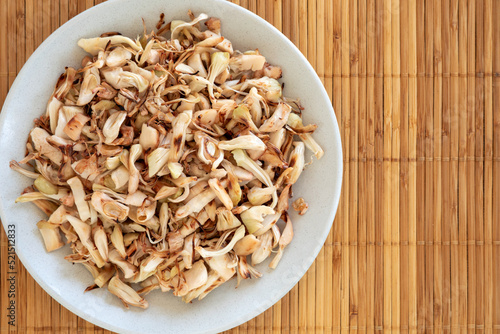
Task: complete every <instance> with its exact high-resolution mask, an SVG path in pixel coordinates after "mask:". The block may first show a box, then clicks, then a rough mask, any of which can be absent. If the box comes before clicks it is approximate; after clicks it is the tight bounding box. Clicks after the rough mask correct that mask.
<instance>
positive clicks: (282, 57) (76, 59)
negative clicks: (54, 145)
mask: <svg viewBox="0 0 500 334" xmlns="http://www.w3.org/2000/svg"><path fill="white" fill-rule="evenodd" d="M188 9H191V10H192V11H193V12H194V13H195V14H199V13H200V12H204V13H207V14H208V15H209V16H215V17H218V18H220V19H221V20H222V34H223V35H224V36H225V37H227V38H229V40H230V41H231V42H232V43H233V45H234V47H235V49H239V50H249V49H255V48H258V49H259V50H260V51H261V52H262V54H263V55H264V56H265V57H266V59H267V60H268V61H269V62H270V63H272V64H277V65H280V66H281V67H282V68H283V78H282V80H281V81H282V82H285V95H286V96H289V97H299V98H300V99H301V101H302V103H303V106H304V107H305V110H304V120H305V123H306V124H307V123H316V124H318V126H319V127H318V130H317V131H316V132H315V134H314V135H315V138H316V139H317V141H318V142H319V143H320V144H321V146H322V147H323V148H324V150H325V156H324V157H323V158H322V159H321V160H319V161H314V163H313V164H312V165H311V166H309V167H307V169H306V170H305V171H304V172H303V174H302V176H301V179H300V181H299V182H298V183H297V184H296V185H295V186H294V189H293V192H294V195H295V196H296V197H304V198H305V199H306V201H308V203H309V205H310V207H309V211H308V212H307V214H306V215H305V216H301V217H299V216H298V215H296V214H295V212H292V219H293V222H294V230H295V237H294V240H293V241H292V243H291V244H290V245H289V246H288V247H287V248H286V250H285V254H284V256H283V258H282V260H281V262H280V264H279V265H278V268H277V269H276V270H270V269H269V268H268V267H267V263H268V262H267V263H264V264H261V265H259V266H258V267H257V268H258V269H259V270H260V271H262V273H263V274H264V275H263V277H262V278H261V279H253V280H246V281H243V282H242V283H241V285H240V287H239V288H238V289H235V283H236V282H235V280H231V281H230V282H229V283H226V284H224V285H223V286H222V287H220V288H218V289H216V290H214V291H213V292H212V293H210V294H209V295H208V296H207V297H206V298H205V299H203V300H202V301H195V302H193V303H192V304H184V302H182V301H181V300H180V299H179V298H176V297H173V296H172V295H171V294H170V293H161V292H157V291H155V292H153V293H151V294H149V295H148V296H147V300H148V301H149V305H150V306H149V308H148V309H147V310H142V309H137V308H133V307H132V308H131V309H129V310H127V309H125V308H124V307H123V305H122V303H121V302H120V301H119V300H118V298H116V297H115V296H113V295H111V294H110V293H109V292H108V291H107V289H98V290H94V291H91V292H87V293H83V290H84V289H85V288H86V287H87V286H88V285H90V284H91V283H92V278H91V276H90V274H89V273H88V272H87V270H86V269H85V268H83V266H79V265H72V264H70V263H69V262H67V261H66V260H64V259H63V257H64V256H65V255H66V254H68V253H69V252H70V250H69V247H68V246H66V247H64V248H62V249H60V250H58V251H55V252H53V253H47V252H46V251H45V249H44V245H43V241H42V239H41V236H40V234H39V232H38V230H37V227H36V223H37V222H38V221H39V220H40V219H42V218H44V217H43V214H42V213H41V212H40V211H39V210H38V209H37V208H36V207H35V206H34V205H32V204H14V200H15V198H16V197H17V196H18V195H19V194H20V193H21V191H22V190H23V189H24V188H25V187H27V186H28V185H30V184H31V182H32V180H30V179H28V178H26V177H23V176H21V175H19V174H17V173H16V172H14V171H12V170H10V169H9V161H10V160H12V159H15V160H20V159H22V158H23V157H24V152H25V143H26V139H27V137H28V133H29V131H30V129H31V128H32V126H33V119H34V118H36V117H39V116H40V115H42V114H43V113H44V111H45V106H46V103H47V101H48V98H49V97H50V95H51V93H52V90H53V87H54V85H55V82H56V80H57V78H58V77H59V75H60V74H61V73H62V72H63V71H64V66H68V65H69V66H73V67H77V66H78V65H79V63H80V60H81V59H82V57H83V56H84V52H83V51H82V50H80V49H79V48H78V47H77V41H78V39H79V38H82V37H95V36H99V35H100V34H101V33H103V32H107V31H120V32H121V33H122V34H124V35H126V36H132V37H135V36H136V35H137V34H140V33H141V32H142V31H143V28H142V21H141V19H142V18H144V19H145V20H146V24H147V26H148V31H150V30H152V29H153V27H154V25H155V24H156V22H157V20H158V18H159V14H160V13H161V12H163V13H165V20H166V21H167V22H168V21H170V20H172V19H179V18H182V19H184V20H188V17H187V14H186V13H187V11H188ZM0 115H1V116H0V152H1V153H2V154H1V156H0V175H1V176H2V177H1V178H0V192H1V201H0V214H1V217H2V222H3V224H4V226H5V228H7V225H10V224H14V225H15V226H16V227H15V229H16V240H15V241H16V251H17V255H18V256H19V258H20V259H21V261H22V263H23V264H24V266H25V267H26V268H27V269H28V271H29V272H30V274H31V275H32V276H33V277H34V278H35V280H36V281H37V282H38V284H40V285H41V286H42V288H43V289H45V291H47V292H48V293H49V294H50V295H51V296H52V297H53V298H54V299H55V300H57V301H58V302H59V303H60V304H62V305H63V306H64V307H66V308H67V309H69V310H70V311H72V312H74V313H75V314H76V315H78V316H80V317H82V318H84V319H85V320H87V321H90V322H92V323H94V324H96V325H98V326H101V327H104V328H107V329H109V330H112V331H116V332H120V333H160V332H161V333H215V332H220V331H223V330H227V329H229V328H232V327H234V326H237V325H239V324H242V323H244V322H245V321H248V320H250V319H251V318H253V317H255V316H257V315H258V314H259V313H261V312H263V311H264V310H266V309H267V308H269V307H271V306H272V305H273V304H274V303H276V302H277V301H278V300H279V299H280V298H281V297H283V296H284V295H285V294H286V293H287V292H288V291H289V290H290V289H291V288H292V287H293V286H294V285H295V284H296V283H297V282H298V281H299V279H300V278H301V277H302V276H303V275H304V274H305V272H306V271H307V269H308V268H309V266H310V265H311V264H312V263H313V261H314V259H315V257H316V256H317V254H318V252H319V251H320V249H321V247H322V246H323V243H324V241H325V239H326V237H327V235H328V232H329V231H330V227H331V224H332V222H333V218H334V215H335V212H336V210H337V205H338V202H339V196H340V187H341V183H342V148H341V142H340V134H339V129H338V125H337V122H336V118H335V115H334V113H333V109H332V106H331V104H330V101H329V99H328V95H327V94H326V92H325V90H324V88H323V85H322V84H321V81H320V80H319V78H318V77H317V75H316V73H315V71H314V69H313V68H312V67H311V65H310V64H309V63H308V62H307V60H306V59H305V57H304V56H303V55H302V54H301V53H300V51H299V50H298V49H297V48H296V47H295V46H294V45H293V44H292V43H291V42H290V41H289V40H288V39H287V38H286V37H285V36H284V35H282V34H281V33H280V32H279V31H278V30H276V29H275V28H274V27H273V26H271V25H270V24H269V23H267V22H266V21H264V20H263V19H261V18H259V17H258V16H256V15H254V14H253V13H251V12H249V11H247V10H245V9H243V8H241V7H239V6H236V5H234V4H231V3H229V2H226V1H221V0H211V1H201V0H199V1H196V0H187V1H165V0H150V1H147V2H146V1H144V2H139V3H138V2H137V1H135V0H121V1H108V2H106V3H103V4H101V5H98V6H96V7H93V8H91V9H89V10H87V11H85V12H83V13H82V14H80V15H78V16H76V17H75V18H73V19H72V20H70V21H69V22H67V23H66V24H64V25H63V26H62V27H60V28H59V29H57V30H56V31H55V32H54V33H53V34H52V35H51V36H50V37H49V38H47V40H46V41H45V42H43V44H42V45H41V46H40V47H39V48H38V49H37V50H36V51H35V53H34V54H33V55H32V56H31V57H30V59H29V60H28V61H27V62H26V64H25V65H24V67H23V69H22V70H21V72H20V73H19V75H18V76H17V78H16V80H15V82H14V84H13V85H12V88H11V90H10V92H9V95H8V97H7V99H6V101H5V104H4V106H3V110H2V113H1V114H0ZM290 211H293V210H290Z"/></svg>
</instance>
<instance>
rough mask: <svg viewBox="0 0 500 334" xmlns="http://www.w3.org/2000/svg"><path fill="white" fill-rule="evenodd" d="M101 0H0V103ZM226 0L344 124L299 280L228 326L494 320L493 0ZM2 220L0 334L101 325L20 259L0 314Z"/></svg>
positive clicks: (497, 291) (472, 327)
mask: <svg viewBox="0 0 500 334" xmlns="http://www.w3.org/2000/svg"><path fill="white" fill-rule="evenodd" d="M166 1H167V0H166ZM172 1H173V0H172ZM99 2H100V1H98V0H95V1H94V0H86V1H79V0H1V1H0V101H1V103H2V104H3V101H4V99H5V96H6V94H7V92H8V89H9V87H10V85H11V84H12V82H13V80H14V78H15V77H16V73H17V72H18V71H19V70H20V69H21V67H22V66H23V64H24V62H25V61H26V59H27V58H28V57H29V56H30V54H31V53H32V52H33V51H34V50H35V49H36V47H37V46H38V45H39V44H40V43H41V42H42V41H43V40H44V39H45V38H46V37H47V36H49V34H50V33H51V32H52V31H53V30H55V29H56V28H57V27H59V26H60V25H61V24H63V23H64V22H66V21H67V20H69V19H70V18H71V17H73V16H74V15H76V14H77V13H79V12H81V11H83V10H85V9H87V8H89V7H91V6H94V5H95V4H98V3H99ZM234 2H236V3H238V4H239V5H241V6H243V7H246V8H248V9H250V10H251V11H253V12H255V13H257V14H258V15H260V16H262V17H263V18H265V19H266V20H267V21H269V22H271V23H272V24H273V25H274V26H276V27H277V28H278V29H280V30H281V31H283V33H284V34H285V35H287V36H288V38H290V40H291V41H292V42H293V43H295V44H296V45H297V46H298V47H299V48H300V50H301V51H302V52H303V53H304V55H306V56H307V58H308V59H309V61H310V62H311V64H312V65H313V66H314V68H315V69H316V71H317V73H318V75H319V77H320V78H321V80H322V81H323V83H324V85H325V88H326V90H327V92H328V94H329V96H330V97H331V99H332V103H333V106H334V109H335V112H336V115H337V120H338V122H339V124H340V128H341V134H342V143H343V152H344V181H343V186H342V197H341V202H340V205H339V210H338V212H337V216H336V219H335V221H334V224H333V228H332V231H331V233H330V234H329V236H328V239H327V241H326V243H325V245H324V247H323V249H322V251H321V253H320V254H319V256H318V258H317V259H316V262H315V263H314V264H313V265H312V267H311V268H310V269H309V271H308V272H307V274H306V275H305V276H304V278H303V279H302V280H301V281H300V282H299V283H298V284H297V286H295V287H294V288H293V289H292V290H291V292H290V293H289V294H288V295H286V296H285V297H284V298H283V299H282V300H281V301H279V302H278V303H277V304H276V305H274V306H273V307H272V308H271V309H269V310H267V311H265V312H264V313H263V314H261V315H260V316H258V317H256V318H255V319H253V320H251V321H249V322H248V323H246V324H243V325H241V326H240V327H238V328H236V329H233V330H231V331H229V333H270V332H273V333H275V332H276V333H281V332H282V333H288V332H301V333H312V332H316V333H330V332H335V333H337V332H348V331H349V332H351V333H356V332H359V333H366V332H370V333H373V332H380V331H384V332H391V331H393V332H395V333H396V332H400V331H401V332H410V333H415V332H423V331H424V330H425V331H426V332H430V333H432V332H436V333H441V332H445V333H450V332H452V333H455V332H456V333H458V332H459V331H460V332H461V333H465V332H468V333H473V332H476V333H500V0H484V1H483V0H443V1H441V0H426V1H423V0H419V1H416V0H392V1H391V0H273V1H265V0H239V1H238V0H235V1H234ZM27 93H29V92H27ZM1 230H2V232H1V248H0V259H1V274H0V275H1V281H0V294H1V298H0V299H1V303H0V310H1V311H0V313H1V315H2V316H1V318H0V324H1V331H2V333H4V332H17V333H25V332H47V333H53V332H64V333H75V332H85V333H103V332H106V331H104V330H102V329H100V328H98V327H96V326H94V325H92V324H90V323H87V322H85V321H84V320H82V319H80V318H78V317H77V316H75V315H74V314H72V313H71V312H69V311H68V310H66V309H65V308H63V307H61V306H60V305H59V304H58V303H57V302H56V301H54V300H52V299H51V297H49V296H48V295H47V294H46V293H45V292H44V291H43V290H42V289H41V288H40V287H39V286H38V284H37V283H35V282H34V280H33V279H32V278H31V276H30V275H29V274H28V272H27V271H26V270H25V269H24V268H23V266H22V264H21V263H19V262H17V268H18V271H17V277H16V279H17V286H16V291H17V294H16V305H17V310H16V323H15V326H9V325H8V318H7V317H6V315H7V313H8V312H7V307H8V303H9V297H8V290H9V286H8V282H7V280H6V275H7V271H8V268H7V260H8V254H7V253H8V249H7V238H6V234H5V232H4V231H3V229H1Z"/></svg>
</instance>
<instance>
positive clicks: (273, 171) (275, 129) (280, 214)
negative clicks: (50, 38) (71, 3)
mask: <svg viewBox="0 0 500 334" xmlns="http://www.w3.org/2000/svg"><path fill="white" fill-rule="evenodd" d="M188 14H189V16H190V19H191V22H184V21H179V20H175V21H171V22H170V23H165V21H164V16H163V14H162V15H161V17H160V21H159V22H158V24H157V25H156V30H155V31H153V32H151V33H150V34H147V33H146V29H145V32H144V35H143V36H141V37H138V38H137V39H136V40H133V39H130V38H128V37H124V36H121V35H120V34H119V33H116V32H114V33H106V34H103V35H101V36H100V37H97V38H89V39H81V40H80V41H79V42H78V45H79V46H80V47H82V48H83V49H84V50H85V51H86V52H88V53H89V54H90V55H89V56H86V57H85V58H84V59H83V60H82V68H80V69H78V70H76V69H73V68H70V67H68V68H66V71H65V73H64V74H62V75H61V77H60V78H59V80H58V82H57V84H56V87H55V90H54V93H53V95H52V97H51V98H50V100H49V102H48V105H47V111H46V114H45V115H44V116H42V117H40V118H39V119H36V120H35V127H34V128H33V129H32V130H31V133H30V135H29V139H28V143H27V155H26V157H25V158H24V159H23V160H21V161H19V162H16V161H11V164H10V166H11V168H12V169H14V170H16V171H18V172H20V173H22V174H23V175H25V176H27V177H30V178H32V179H34V183H33V185H32V186H31V187H28V188H26V189H25V190H24V192H23V194H22V195H21V196H20V197H19V198H18V199H17V200H16V202H33V203H34V204H36V205H37V206H38V207H39V208H40V209H41V210H43V212H45V213H46V214H47V216H48V218H47V219H46V220H41V221H39V222H38V224H37V226H38V228H39V230H40V233H41V236H42V237H43V240H44V243H45V247H46V249H47V251H49V252H50V251H53V250H56V249H58V248H60V247H62V246H64V245H65V244H66V243H69V244H70V247H71V250H72V254H70V255H68V256H66V257H65V259H67V260H68V261H70V262H72V263H81V264H82V265H84V266H85V267H86V268H87V269H88V270H89V271H90V273H91V274H92V276H93V278H94V283H93V285H91V286H89V287H88V288H87V289H86V291H89V290H92V289H95V288H103V287H107V289H108V290H109V291H110V292H111V293H112V294H114V295H116V296H117V297H118V298H120V299H121V300H122V302H123V304H124V305H125V306H126V307H128V305H132V306H137V307H142V308H147V307H148V302H147V301H146V300H145V299H144V296H145V295H146V294H148V293H149V292H151V291H153V290H155V289H161V291H164V292H165V291H172V292H173V294H174V295H175V296H179V297H182V298H183V300H184V301H185V302H191V301H192V300H193V299H195V298H198V299H202V298H204V297H205V296H206V295H207V294H208V293H209V292H210V291H212V290H213V289H215V288H216V287H218V286H220V285H221V284H222V283H224V282H226V281H228V280H229V279H231V278H232V277H234V276H236V277H237V280H238V284H239V283H240V281H241V279H248V278H251V277H260V276H261V273H259V271H258V270H257V269H256V268H254V266H255V265H257V264H259V263H261V262H263V261H264V260H265V259H266V258H268V257H270V256H271V253H273V252H274V253H275V254H274V255H273V259H272V261H271V262H270V264H269V266H270V267H271V268H275V267H276V266H277V265H278V262H279V261H280V259H281V257H282V255H283V250H284V248H285V247H286V246H287V245H288V244H289V243H290V242H291V241H292V238H293V228H292V221H291V220H290V216H289V215H288V213H287V210H288V208H289V199H290V197H291V196H292V186H293V184H294V183H295V182H296V181H297V179H298V178H299V176H300V175H301V173H302V170H303V169H304V166H305V157H304V151H305V148H308V149H310V150H311V151H312V152H313V153H314V155H315V156H316V157H317V158H318V159H319V158H321V156H322V155H323V150H322V149H321V147H320V146H319V145H318V144H317V143H316V142H315V141H314V139H313V138H312V136H311V134H312V133H313V132H314V130H315V129H316V127H317V126H316V125H303V123H302V118H301V110H302V108H301V106H300V104H299V102H298V100H292V99H287V98H285V97H283V95H282V85H281V84H280V83H279V82H278V81H277V79H279V78H280V77H281V69H280V68H279V67H277V66H273V65H270V64H269V63H267V62H266V59H265V57H264V56H263V55H261V54H260V53H259V51H258V50H251V51H246V52H244V53H241V52H239V51H234V50H233V47H232V45H231V42H230V41H229V40H227V39H225V38H224V37H222V36H221V33H220V20H219V19H217V18H213V17H211V18H208V17H207V15H205V14H201V15H199V16H198V17H195V16H194V15H193V14H192V13H191V12H189V13H188ZM202 21H205V23H204V25H205V26H206V28H205V27H203V28H202V24H201V22H202ZM22 165H25V166H22ZM293 208H294V209H295V210H297V211H298V212H299V213H300V214H304V213H305V212H306V211H307V208H308V204H307V203H306V202H305V201H304V200H303V199H302V198H299V199H298V200H296V201H295V202H293ZM280 219H281V220H282V221H284V224H283V225H282V223H280V226H284V227H282V228H280V227H279V226H278V225H277V222H278V221H279V220H280Z"/></svg>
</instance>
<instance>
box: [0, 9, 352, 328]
mask: <svg viewBox="0 0 500 334" xmlns="http://www.w3.org/2000/svg"><path fill="white" fill-rule="evenodd" d="M121 1H123V0H108V1H106V2H103V3H100V4H98V5H95V6H93V7H91V8H88V9H86V10H84V11H83V12H81V13H79V14H77V15H75V16H74V17H72V18H71V19H70V20H68V21H66V22H65V23H64V24H62V25H61V26H60V27H58V28H57V29H56V30H55V31H53V32H52V33H51V34H50V36H48V37H47V38H46V39H45V40H44V41H43V42H42V43H41V44H40V45H39V46H38V47H37V48H36V50H35V51H34V52H33V53H32V54H31V55H30V57H29V58H28V59H27V60H26V62H25V63H24V64H23V67H22V68H21V70H20V71H19V73H18V74H17V76H16V78H15V80H14V82H13V83H12V85H11V87H10V89H9V91H8V94H7V96H6V98H5V101H4V103H3V106H2V111H4V110H7V109H9V108H10V105H11V104H12V101H11V100H12V99H13V94H11V92H12V91H15V90H16V88H17V86H18V85H19V84H20V82H21V79H20V78H22V77H23V76H24V72H25V71H26V68H27V67H28V66H27V65H29V64H31V63H33V62H35V59H36V58H38V55H39V54H40V53H42V52H43V49H44V47H45V45H47V44H50V43H51V41H52V40H54V39H56V38H58V35H59V34H61V32H62V31H64V30H65V29H66V28H67V27H68V26H70V25H71V24H73V22H74V21H76V20H78V19H80V18H82V17H84V16H87V15H91V14H92V13H93V12H94V11H100V10H103V9H104V8H105V7H107V6H114V5H115V4H116V3H118V2H121ZM126 1H127V0H126ZM210 1H212V2H214V3H216V4H217V5H221V6H229V7H232V8H233V9H236V10H239V11H242V12H244V13H245V14H247V15H249V16H250V17H252V19H253V20H256V21H257V22H258V24H260V25H263V26H265V27H266V28H267V29H269V30H271V31H272V32H273V33H274V34H277V35H278V36H279V37H280V38H281V39H282V40H283V41H284V43H286V44H288V46H289V47H291V48H292V49H293V50H294V51H295V53H296V54H297V56H298V57H299V58H300V60H301V62H302V63H303V64H304V66H305V67H306V69H307V71H308V72H311V73H313V75H312V76H313V77H314V79H313V80H314V81H315V83H316V85H317V86H318V87H321V95H322V97H323V98H324V99H325V100H326V101H327V102H328V103H327V105H328V106H329V108H328V113H329V115H330V117H332V118H333V122H332V123H333V133H331V134H330V135H331V136H332V137H333V138H332V141H333V142H335V143H337V145H338V152H339V153H338V156H337V157H336V158H337V159H339V161H340V163H339V168H338V171H337V174H338V175H337V177H336V179H337V182H336V184H335V187H334V189H332V194H331V196H333V199H334V201H333V206H332V207H331V208H330V211H329V215H328V217H327V219H328V221H329V222H330V223H329V224H325V226H324V231H323V232H322V234H321V236H322V237H321V243H319V242H318V243H317V245H316V246H315V248H314V249H313V251H312V252H311V255H312V256H311V257H309V258H308V259H307V261H306V262H305V263H304V266H303V267H302V268H301V269H300V275H297V277H298V278H296V279H294V280H293V285H291V286H292V288H293V287H294V286H295V285H296V284H297V283H298V281H299V280H300V279H302V277H303V276H304V275H305V274H306V273H307V271H308V270H309V268H310V267H311V265H312V264H313V263H314V261H315V260H316V258H317V256H318V254H319V252H320V251H321V249H322V247H323V245H324V242H325V240H326V238H327V236H328V233H329V232H330V230H331V228H332V225H333V221H334V218H335V215H336V213H337V209H338V205H339V202H340V193H341V187H342V179H343V168H344V166H343V152H342V142H341V136H340V129H339V124H338V122H337V117H336V114H335V112H334V110H333V106H332V103H331V101H330V98H329V96H328V94H327V92H326V89H325V87H324V84H323V83H322V82H321V80H320V78H319V77H318V75H317V73H316V71H315V70H314V68H313V67H312V65H311V64H310V63H309V61H308V60H307V58H306V57H305V56H304V55H303V54H302V52H301V51H300V50H299V49H298V48H297V46H295V44H293V43H292V42H291V41H290V40H289V39H288V37H286V36H285V35H284V34H283V33H282V32H281V31H279V30H278V29H277V28H276V27H274V26H273V25H272V24H271V23H269V22H267V21H266V20H265V19H263V18H261V17H260V16H258V15H257V14H255V13H253V12H251V11H250V10H248V9H246V8H244V7H242V6H239V5H237V4H234V3H232V2H229V1H226V0H210ZM325 112H326V110H325ZM6 115H7V113H6V112H0V129H1V128H3V126H4V122H5V118H6V117H7V116H6ZM331 153H332V154H333V152H331ZM0 217H2V219H1V221H2V225H3V226H4V229H6V228H7V225H9V222H8V219H6V218H4V217H5V214H4V208H3V200H2V198H1V197H0ZM16 255H17V256H18V258H19V260H20V261H21V262H22V264H23V266H24V267H25V268H26V270H27V271H28V272H29V274H30V275H31V276H32V277H33V279H34V280H35V281H36V282H37V284H39V285H40V286H41V287H42V288H43V290H44V291H45V292H47V293H48V294H49V295H50V296H51V298H53V299H54V300H56V301H57V302H58V303H59V304H60V305H62V306H64V307H65V308H66V309H68V310H69V311H71V312H72V313H74V314H75V315H77V316H78V317H80V318H82V319H84V320H86V321H88V322H91V323H92V324H95V325H97V326H99V327H102V328H105V329H108V330H112V331H115V332H120V333H123V332H130V333H135V332H134V331H127V330H125V331H124V328H120V327H118V326H115V325H114V324H111V323H108V322H105V321H103V320H100V319H99V318H97V317H94V316H93V315H91V314H89V313H87V312H86V311H85V309H83V308H77V307H76V306H74V305H75V304H72V303H69V302H66V300H64V299H62V298H61V297H60V296H59V294H58V293H57V292H56V291H54V290H53V289H52V288H51V287H50V286H49V285H47V284H46V283H45V281H44V280H43V279H42V278H41V277H40V275H39V274H38V272H37V271H36V270H34V269H33V267H32V266H31V265H30V263H29V261H25V259H26V258H25V254H24V253H23V252H22V251H19V250H18V248H17V247H16ZM289 292H290V290H286V291H284V292H283V293H281V294H277V295H274V296H273V298H268V299H266V302H265V303H264V305H263V306H262V307H261V308H253V309H252V310H251V311H250V312H247V313H244V314H241V315H240V316H239V317H237V318H234V319H232V320H231V321H229V322H226V323H224V325H222V326H219V328H215V329H213V330H214V332H221V331H225V330H228V329H231V328H234V327H236V326H239V325H241V324H243V323H245V322H246V321H248V320H250V319H253V318H255V317H256V316H258V315H259V314H261V313H263V312H264V311H265V310H267V309H269V308H270V307H271V306H273V305H274V304H275V303H276V302H278V301H279V300H280V299H282V298H283V296H285V295H286V294H287V293H289ZM203 333H205V332H203ZM210 333H212V329H211V330H210Z"/></svg>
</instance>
